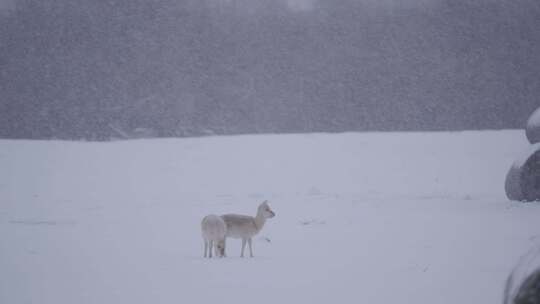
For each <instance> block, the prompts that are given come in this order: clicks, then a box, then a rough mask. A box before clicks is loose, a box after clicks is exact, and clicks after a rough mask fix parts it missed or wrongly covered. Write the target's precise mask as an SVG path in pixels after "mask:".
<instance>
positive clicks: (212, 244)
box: [208, 241, 214, 258]
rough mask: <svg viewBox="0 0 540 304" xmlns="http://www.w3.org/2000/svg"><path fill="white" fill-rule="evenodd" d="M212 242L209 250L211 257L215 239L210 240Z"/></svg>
mask: <svg viewBox="0 0 540 304" xmlns="http://www.w3.org/2000/svg"><path fill="white" fill-rule="evenodd" d="M209 243H210V250H209V253H208V257H209V258H211V257H212V248H213V247H214V241H209Z"/></svg>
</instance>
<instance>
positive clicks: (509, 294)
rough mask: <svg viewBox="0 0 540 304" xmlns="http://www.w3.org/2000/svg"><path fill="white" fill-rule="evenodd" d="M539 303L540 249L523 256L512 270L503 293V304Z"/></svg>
mask: <svg viewBox="0 0 540 304" xmlns="http://www.w3.org/2000/svg"><path fill="white" fill-rule="evenodd" d="M530 303H540V247H536V248H534V249H533V250H531V251H529V253H527V254H526V255H525V256H523V257H522V258H521V259H520V260H519V262H518V264H517V266H516V267H515V268H514V270H513V271H512V273H511V274H510V276H509V277H508V280H507V281H506V288H505V292H504V304H530Z"/></svg>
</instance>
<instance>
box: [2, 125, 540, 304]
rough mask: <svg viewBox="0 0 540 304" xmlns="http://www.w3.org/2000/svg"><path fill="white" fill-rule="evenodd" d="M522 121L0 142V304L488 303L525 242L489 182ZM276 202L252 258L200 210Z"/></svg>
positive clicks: (528, 239)
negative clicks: (220, 235) (209, 249)
mask: <svg viewBox="0 0 540 304" xmlns="http://www.w3.org/2000/svg"><path fill="white" fill-rule="evenodd" d="M527 146H528V143H527V140H526V138H525V135H524V132H523V131H484V132H455V133H346V134H309V135H261V136H235V137H209V138H192V139H153V140H134V141H125V142H111V143H84V142H62V141H17V140H1V141H0V303H6V304H22V303H40V304H49V303H50V304H59V303H60V304H61V303H77V304H84V303H100V304H103V303H114V304H120V303H129V304H136V303H217V302H212V301H217V300H219V299H223V300H224V303H235V304H236V303H257V304H262V303H329V302H330V303H370V304H376V303H430V304H431V303H439V304H443V303H451V304H455V303H475V304H482V303H485V304H488V303H489V304H493V303H500V302H501V300H502V293H503V285H504V280H505V279H506V276H507V275H508V273H509V272H510V270H511V269H512V267H513V266H514V265H515V263H516V262H517V260H518V258H519V257H520V256H521V255H522V254H524V253H526V252H527V251H528V250H529V249H530V248H531V247H533V246H535V245H536V244H538V243H540V204H537V203H528V204H524V203H517V202H510V201H508V200H507V199H506V197H505V194H504V178H505V175H506V172H507V170H508V169H509V167H510V166H511V164H512V162H513V161H514V158H516V157H517V156H518V155H520V153H521V151H523V150H524V149H526V147H527ZM265 199H268V200H269V201H270V206H271V207H272V209H273V210H274V211H275V212H276V214H277V215H276V217H275V218H273V219H271V220H269V221H268V222H267V224H266V226H265V227H264V229H263V231H262V232H261V234H260V235H259V236H258V237H257V238H256V239H255V240H254V253H255V258H252V259H250V258H246V259H241V258H239V257H238V256H239V253H240V242H239V241H237V240H231V241H229V242H228V248H227V251H228V255H229V257H228V258H225V259H213V260H206V259H203V258H202V254H203V242H202V239H201V237H200V220H201V219H202V217H203V216H204V215H207V214H210V213H215V214H222V213H229V212H236V213H245V214H254V213H255V210H256V207H257V205H258V204H259V203H260V202H261V201H263V200H265Z"/></svg>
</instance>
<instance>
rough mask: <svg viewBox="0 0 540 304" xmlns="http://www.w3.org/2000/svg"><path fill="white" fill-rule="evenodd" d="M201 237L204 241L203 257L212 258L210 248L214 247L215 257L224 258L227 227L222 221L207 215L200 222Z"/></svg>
mask: <svg viewBox="0 0 540 304" xmlns="http://www.w3.org/2000/svg"><path fill="white" fill-rule="evenodd" d="M201 230H202V237H203V239H204V257H206V256H207V252H208V257H209V258H211V257H212V247H214V246H216V247H215V248H216V249H215V251H216V256H217V257H224V256H225V232H226V231H227V226H226V225H225V222H224V221H223V219H222V218H221V217H219V216H217V215H213V214H211V215H207V216H205V217H204V218H203V220H202V222H201Z"/></svg>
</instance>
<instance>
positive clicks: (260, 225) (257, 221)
mask: <svg viewBox="0 0 540 304" xmlns="http://www.w3.org/2000/svg"><path fill="white" fill-rule="evenodd" d="M265 222H266V219H265V218H264V216H263V215H262V213H261V212H257V215H256V216H255V226H256V227H257V231H261V229H262V228H263V226H264V223H265Z"/></svg>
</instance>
